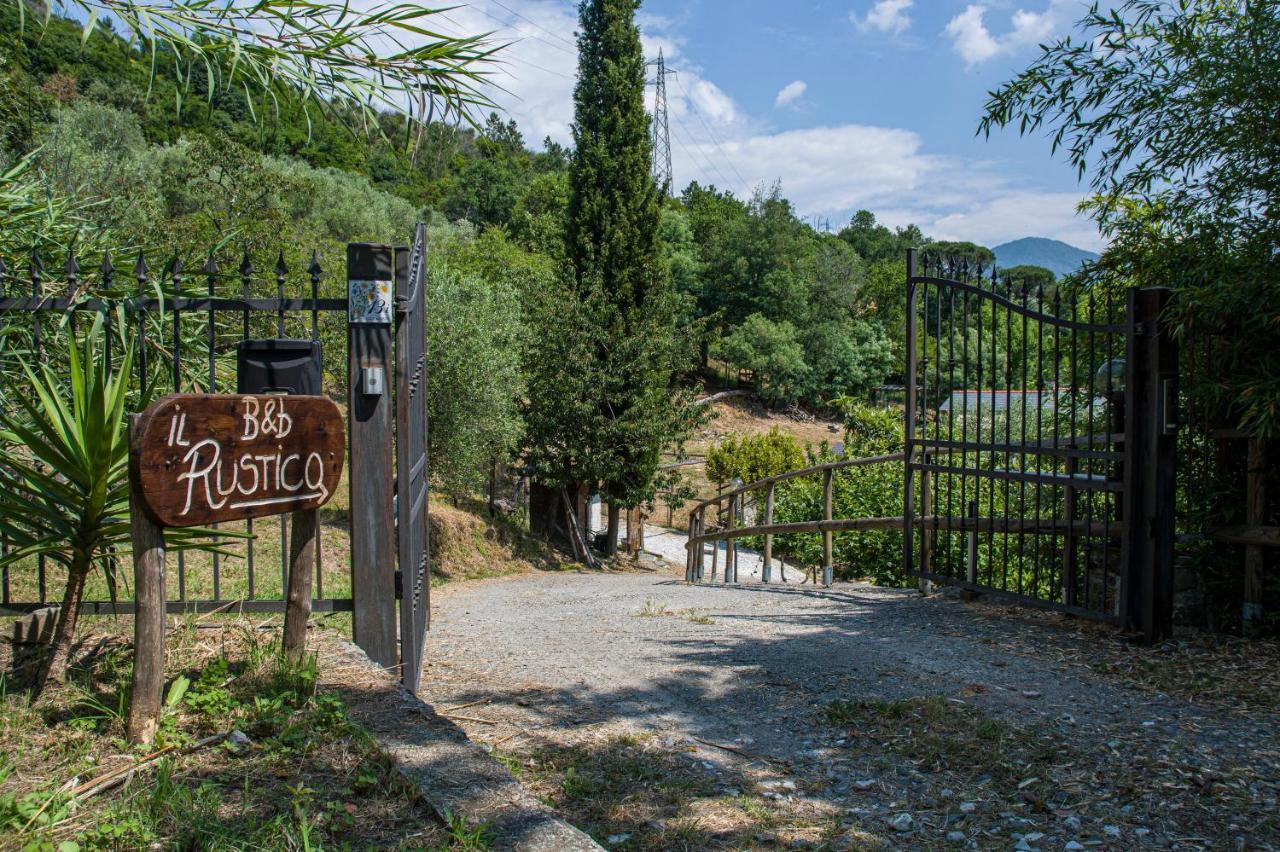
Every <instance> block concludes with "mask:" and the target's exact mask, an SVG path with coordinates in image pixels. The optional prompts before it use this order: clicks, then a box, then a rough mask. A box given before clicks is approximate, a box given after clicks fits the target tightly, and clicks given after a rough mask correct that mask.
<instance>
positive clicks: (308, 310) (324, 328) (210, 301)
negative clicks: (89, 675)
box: [0, 252, 351, 613]
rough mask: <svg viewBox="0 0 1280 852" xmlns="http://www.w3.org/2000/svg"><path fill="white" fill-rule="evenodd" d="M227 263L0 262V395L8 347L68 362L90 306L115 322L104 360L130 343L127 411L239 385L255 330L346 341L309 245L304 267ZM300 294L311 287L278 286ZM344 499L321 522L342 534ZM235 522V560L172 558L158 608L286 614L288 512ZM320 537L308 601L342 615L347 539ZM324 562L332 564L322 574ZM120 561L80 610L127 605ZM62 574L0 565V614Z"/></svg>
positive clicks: (338, 287)
mask: <svg viewBox="0 0 1280 852" xmlns="http://www.w3.org/2000/svg"><path fill="white" fill-rule="evenodd" d="M227 260H228V259H227V258H223V262H222V263H220V262H219V258H217V257H215V256H209V257H208V258H206V259H205V260H204V262H203V263H202V264H201V265H200V266H199V268H198V271H196V272H194V273H193V274H190V275H189V274H188V273H187V271H186V266H185V265H184V264H183V262H182V261H181V259H179V258H176V257H175V258H174V259H173V260H171V261H170V262H169V263H167V264H165V265H164V266H163V267H161V268H160V269H159V270H153V268H152V266H151V265H150V264H149V263H148V262H147V260H146V259H145V256H143V255H142V254H138V255H136V256H135V257H134V262H133V263H132V264H131V265H130V266H129V267H128V270H127V271H123V272H122V271H121V270H119V269H118V268H117V266H116V264H115V261H114V260H113V258H112V257H111V255H110V253H105V254H104V255H103V257H102V258H101V262H100V263H99V264H98V265H97V266H96V267H95V268H94V271H93V272H92V273H90V274H85V273H84V271H83V268H82V266H81V263H80V260H79V259H78V258H77V257H76V256H75V255H74V254H72V255H70V256H69V257H67V258H66V260H65V262H64V263H62V264H61V265H60V266H58V267H57V268H56V270H51V268H50V267H49V266H47V265H46V264H45V263H44V262H43V259H42V258H41V257H40V256H39V255H36V254H33V255H32V256H31V258H30V260H29V263H27V264H26V265H25V269H21V270H15V269H10V268H6V266H5V265H4V263H3V261H0V331H2V332H3V336H2V337H0V344H3V346H2V347H0V379H2V380H4V381H5V382H6V383H7V384H9V385H10V388H9V390H8V391H4V390H3V389H0V396H2V395H3V393H5V392H21V389H20V387H19V386H17V385H15V384H14V382H13V378H14V375H15V374H14V367H15V362H14V358H15V356H18V355H25V356H26V357H28V358H30V359H34V360H37V361H40V360H46V359H50V358H53V359H58V358H59V357H60V356H61V357H62V358H65V353H66V349H65V347H66V346H67V345H68V343H69V341H70V338H71V335H72V334H73V333H74V332H75V330H76V328H77V325H78V320H79V319H82V318H84V317H86V316H89V315H94V314H97V315H101V316H104V317H107V318H109V319H111V320H112V321H113V331H111V332H110V333H109V334H108V336H107V345H106V349H105V357H106V358H107V363H108V365H110V364H111V360H112V358H113V353H114V352H118V351H120V347H121V346H123V345H124V342H125V341H124V338H125V337H126V336H128V337H131V338H132V339H133V341H135V342H136V347H137V348H136V352H137V357H136V359H135V368H136V387H135V392H134V395H133V396H132V398H131V402H132V403H133V405H134V408H135V410H138V409H140V408H141V407H142V404H143V403H144V401H145V400H148V399H153V398H156V397H158V396H159V395H161V394H163V393H168V392H184V393H187V392H209V393H233V392H235V391H236V373H235V353H236V348H237V345H238V344H239V343H240V342H241V341H244V340H248V339H251V338H253V337H255V336H260V337H286V336H288V335H289V334H290V333H291V332H292V333H293V334H294V335H295V337H298V338H303V339H309V340H312V341H319V340H321V339H322V338H327V339H329V340H330V341H331V342H332V341H335V340H340V341H342V342H343V347H344V349H345V340H346V318H347V299H346V298H345V295H344V296H343V297H339V298H334V297H323V296H321V292H322V291H324V290H332V291H335V292H341V293H344V294H345V287H344V284H343V281H344V279H343V278H342V277H340V276H341V275H342V274H343V272H344V271H343V270H338V273H339V274H338V276H331V275H329V274H328V273H327V272H326V270H324V269H322V268H321V265H320V263H319V261H318V259H317V257H316V256H315V254H313V255H312V259H311V262H310V263H309V264H308V265H307V267H306V269H305V270H303V274H299V273H297V272H295V271H294V270H291V269H290V268H289V267H288V266H287V265H286V263H285V261H284V256H283V252H281V253H279V254H278V255H277V257H276V258H275V260H274V262H271V261H270V260H268V261H267V262H265V263H262V265H261V266H259V265H255V263H254V259H253V258H252V257H251V256H250V255H248V254H245V255H243V256H242V257H240V258H239V263H238V265H236V264H235V261H234V259H232V260H231V261H230V263H228V262H227ZM299 289H300V290H302V291H303V292H305V293H306V294H307V295H305V296H302V297H297V296H291V295H288V294H289V292H290V291H293V292H297V291H298V290H299ZM121 324H122V325H123V327H120V325H121ZM341 355H342V356H343V357H342V364H343V369H342V370H333V371H331V372H332V377H330V379H328V381H329V383H331V384H334V383H338V384H339V386H338V387H335V388H328V389H326V392H328V393H330V395H333V396H335V397H336V398H339V399H343V398H345V396H346V388H345V381H346V378H345V376H346V372H345V364H346V357H345V356H346V353H345V351H343V352H342V353H341ZM55 366H56V360H55ZM326 372H330V371H326ZM335 379H336V382H335ZM344 494H345V491H340V492H339V497H338V498H337V499H336V500H335V504H337V505H336V506H335V505H334V504H331V505H330V507H326V508H325V509H322V510H321V513H322V523H323V524H324V525H325V526H326V527H329V528H331V529H332V528H337V531H339V532H344V533H349V529H348V520H347V517H346V512H345V511H344V509H343V507H342V506H341V502H340V501H341V500H342V499H344V498H343V495H344ZM236 526H239V525H236ZM243 529H244V531H245V532H246V533H249V534H251V535H252V536H253V537H252V538H248V539H246V540H245V541H244V543H243V545H240V548H241V551H242V552H241V553H240V554H239V556H238V558H226V557H220V556H218V555H216V554H211V555H205V554H183V553H179V554H178V556H177V558H176V559H175V560H173V564H171V565H170V567H169V571H170V577H169V578H168V581H169V582H168V583H167V587H168V588H169V589H172V590H174V591H175V592H176V597H175V598H173V599H172V600H170V601H169V603H168V608H169V610H170V611H173V612H186V611H196V612H210V611H214V610H224V609H225V610H244V611H256V612H278V611H283V609H284V599H283V590H284V589H285V587H286V586H287V576H288V564H287V561H288V534H289V531H288V518H287V516H281V517H279V518H272V519H266V520H259V521H256V522H255V521H246V522H244V525H243ZM324 540H325V542H326V546H325V548H318V549H317V553H316V582H315V586H314V588H315V601H314V603H313V609H314V610H316V611H321V612H324V611H329V612H332V611H344V610H350V609H351V596H350V575H349V572H348V571H347V555H346V553H345V552H342V551H343V550H344V548H345V544H344V542H346V541H348V540H349V539H348V536H346V535H339V536H336V537H335V536H329V537H325V538H324ZM7 548H8V543H7V542H5V541H3V540H0V549H3V550H5V551H6V552H7ZM326 566H336V567H338V568H340V570H326ZM277 567H278V569H279V571H278V572H277V571H276V570H275V568H277ZM117 568H118V565H117V564H114V560H113V561H111V562H109V563H108V567H107V570H106V571H104V572H102V574H101V575H100V576H97V577H95V578H94V580H93V582H92V584H91V586H90V588H89V589H87V590H86V596H85V602H84V604H83V607H82V611H87V612H93V613H127V612H131V611H132V601H131V600H130V599H129V597H130V595H129V590H128V589H127V588H125V587H124V586H122V585H121V580H127V577H128V572H123V573H122V572H120V571H119V570H116V569H117ZM264 568H266V570H264ZM61 579H62V573H61V569H60V568H58V567H57V566H54V565H51V564H50V563H49V562H48V561H47V560H45V559H42V558H41V559H33V560H31V563H30V564H23V563H18V564H17V565H16V566H14V567H11V568H5V569H4V570H3V571H0V609H4V610H8V611H29V610H32V609H36V608H39V607H42V606H46V605H48V604H49V603H50V600H49V589H50V586H54V587H55V588H56V587H57V585H58V584H59V583H60V582H61Z"/></svg>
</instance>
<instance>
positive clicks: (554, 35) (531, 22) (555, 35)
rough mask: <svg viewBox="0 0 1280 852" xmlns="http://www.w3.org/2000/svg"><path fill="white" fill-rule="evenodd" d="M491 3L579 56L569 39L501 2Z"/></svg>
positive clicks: (497, 0)
mask: <svg viewBox="0 0 1280 852" xmlns="http://www.w3.org/2000/svg"><path fill="white" fill-rule="evenodd" d="M489 2H490V3H492V4H493V5H495V6H497V7H499V8H501V9H505V10H507V11H508V12H510V13H511V14H512V15H515V16H516V17H517V18H519V19H520V20H522V21H524V22H525V23H527V24H529V25H531V26H533V27H536V28H537V29H540V30H542V31H543V32H544V33H546V34H547V35H549V36H551V37H552V38H554V39H555V40H556V41H558V42H560V43H562V44H565V45H568V46H569V47H570V48H572V49H573V52H574V54H575V55H576V54H577V52H578V46H577V45H576V44H574V43H573V42H571V41H569V40H568V39H566V38H564V37H563V36H561V35H559V34H558V33H554V32H552V31H551V30H549V29H547V28H546V27H544V26H542V24H539V23H538V22H537V21H534V20H532V19H530V18H526V17H525V16H524V15H522V14H520V13H519V12H517V11H516V10H515V9H512V8H511V7H510V6H507V5H505V4H503V3H501V2H499V0H489ZM480 11H481V12H484V10H483V9H481V10H480ZM485 14H488V13H487V12H485ZM490 17H493V16H492V15H490Z"/></svg>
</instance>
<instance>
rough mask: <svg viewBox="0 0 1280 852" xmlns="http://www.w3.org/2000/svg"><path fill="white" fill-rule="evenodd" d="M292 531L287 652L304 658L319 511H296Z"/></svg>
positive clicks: (286, 607) (317, 538)
mask: <svg viewBox="0 0 1280 852" xmlns="http://www.w3.org/2000/svg"><path fill="white" fill-rule="evenodd" d="M290 521H291V522H290V524H289V530H290V536H289V593H288V598H287V600H286V601H285V611H284V652H285V654H287V655H288V656H289V657H290V658H291V659H293V660H295V661H296V660H301V659H302V657H303V655H304V654H305V653H306V651H307V621H308V619H310V618H311V569H312V567H313V566H314V565H315V561H316V547H317V546H318V545H319V542H320V510H319V509H300V510H299V511H296V512H294V513H293V516H292V518H291V519H290Z"/></svg>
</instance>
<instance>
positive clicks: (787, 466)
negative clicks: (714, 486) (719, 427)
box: [707, 426, 805, 483]
mask: <svg viewBox="0 0 1280 852" xmlns="http://www.w3.org/2000/svg"><path fill="white" fill-rule="evenodd" d="M804 466H805V464H804V451H803V450H801V449H800V442H799V441H797V440H796V439H795V438H794V437H792V436H791V435H788V434H786V433H785V432H782V431H780V430H779V429H778V427H776V426H775V427H773V428H772V429H770V430H769V431H768V432H762V433H759V434H756V435H747V436H745V437H741V438H740V437H738V436H736V435H731V436H729V437H728V438H725V439H724V440H723V441H721V442H720V443H719V444H717V445H716V446H714V447H712V448H711V450H710V451H709V452H708V453H707V479H710V480H711V481H712V482H720V483H723V482H731V481H733V480H734V479H741V480H742V481H743V482H755V481H756V480H757V479H764V478H766V477H769V476H777V475H778V474H780V473H785V472H787V471H789V470H796V469H797V468H801V467H804Z"/></svg>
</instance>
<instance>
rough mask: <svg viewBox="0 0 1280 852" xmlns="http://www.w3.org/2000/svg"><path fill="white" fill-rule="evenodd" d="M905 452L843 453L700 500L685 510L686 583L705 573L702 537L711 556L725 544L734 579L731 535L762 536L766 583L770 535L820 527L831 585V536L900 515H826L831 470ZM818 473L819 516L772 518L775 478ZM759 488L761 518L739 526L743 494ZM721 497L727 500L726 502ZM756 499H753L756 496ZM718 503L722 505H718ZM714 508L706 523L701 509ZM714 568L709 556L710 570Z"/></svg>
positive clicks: (895, 521)
mask: <svg viewBox="0 0 1280 852" xmlns="http://www.w3.org/2000/svg"><path fill="white" fill-rule="evenodd" d="M905 460H906V456H905V455H904V454H902V453H891V454H888V455H882V456H869V457H866V458H858V459H847V460H845V461H838V462H828V463H826V464H819V465H814V466H812V467H806V468H802V469H800V470H791V471H787V472H786V473H781V474H778V475H777V476H770V477H767V478H765V479H760V480H757V481H755V482H750V483H747V484H746V485H742V486H740V487H738V488H734V489H733V490H731V491H726V492H725V493H723V494H718V495H716V496H715V497H711V498H709V499H706V500H703V501H702V502H701V503H698V504H697V505H696V506H694V507H693V509H692V510H691V511H690V512H689V542H688V545H687V550H688V552H687V557H686V561H685V580H686V581H688V582H690V583H692V582H696V581H698V580H701V579H702V578H703V576H704V575H705V561H706V553H705V547H704V545H705V544H706V543H707V542H717V546H716V549H715V552H714V554H713V559H718V556H719V552H720V551H719V545H718V542H721V541H724V542H726V544H727V547H726V550H725V561H724V580H725V582H726V583H734V582H737V580H738V553H737V544H736V541H737V539H739V538H743V537H744V536H763V537H764V554H763V564H762V567H761V574H760V579H761V580H762V581H764V582H766V583H768V582H769V581H770V580H771V579H772V574H773V537H774V536H775V535H785V534H790V533H822V581H823V584H824V585H828V586H829V585H831V581H832V578H833V577H832V575H833V573H834V569H833V566H832V536H833V534H835V533H837V532H848V531H850V530H892V529H900V528H901V527H902V524H903V519H902V518H900V517H898V518H835V517H833V516H832V483H833V479H834V477H835V473H836V471H838V470H844V469H846V468H852V467H861V466H865V465H871V464H883V463H887V462H902V461H905ZM819 474H821V476H822V518H821V519H820V520H813V521H799V522H793V523H785V524H775V523H774V522H773V510H774V489H775V488H776V487H777V485H778V484H779V483H782V482H787V481H788V480H792V479H799V478H801V477H805V476H817V475H819ZM760 491H764V523H762V524H753V525H751V526H739V525H738V522H739V520H741V519H742V518H744V517H745V514H746V513H745V508H746V497H747V495H749V494H756V493H757V492H760ZM726 503H727V505H726ZM756 504H757V505H759V499H758V498H757V500H756ZM722 507H723V509H722ZM712 508H714V509H715V510H716V513H717V514H718V515H720V514H723V515H724V517H725V524H724V526H723V527H717V526H708V525H707V510H708V509H712ZM715 570H716V566H715V563H714V562H713V565H712V571H713V576H714V572H715Z"/></svg>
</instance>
